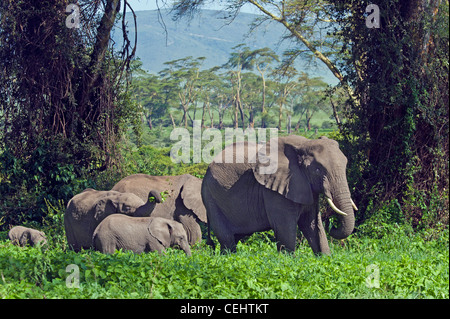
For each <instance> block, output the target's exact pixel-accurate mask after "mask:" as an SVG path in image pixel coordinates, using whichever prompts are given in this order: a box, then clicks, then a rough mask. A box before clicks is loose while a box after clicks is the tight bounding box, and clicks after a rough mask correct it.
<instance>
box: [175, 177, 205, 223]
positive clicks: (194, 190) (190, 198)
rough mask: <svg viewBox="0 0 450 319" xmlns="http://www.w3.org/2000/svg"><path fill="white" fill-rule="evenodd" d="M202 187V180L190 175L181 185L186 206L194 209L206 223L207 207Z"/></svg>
mask: <svg viewBox="0 0 450 319" xmlns="http://www.w3.org/2000/svg"><path fill="white" fill-rule="evenodd" d="M201 189H202V180H201V179H200V178H197V177H194V176H189V178H187V180H186V181H185V182H184V184H183V186H182V187H181V190H180V192H181V199H182V200H183V204H184V206H186V208H188V209H190V210H192V211H193V212H194V214H195V215H196V216H197V218H198V219H199V220H200V221H201V222H203V223H206V222H207V218H206V208H205V205H203V200H202V194H201Z"/></svg>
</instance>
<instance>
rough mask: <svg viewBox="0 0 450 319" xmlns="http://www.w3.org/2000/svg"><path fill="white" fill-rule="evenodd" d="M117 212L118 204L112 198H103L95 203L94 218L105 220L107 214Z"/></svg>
mask: <svg viewBox="0 0 450 319" xmlns="http://www.w3.org/2000/svg"><path fill="white" fill-rule="evenodd" d="M116 212H117V205H116V203H114V202H113V201H112V200H111V199H110V198H107V197H105V198H102V199H100V200H99V201H98V202H97V204H96V205H95V210H94V219H95V220H103V219H104V218H105V217H106V216H109V215H111V214H114V213H116Z"/></svg>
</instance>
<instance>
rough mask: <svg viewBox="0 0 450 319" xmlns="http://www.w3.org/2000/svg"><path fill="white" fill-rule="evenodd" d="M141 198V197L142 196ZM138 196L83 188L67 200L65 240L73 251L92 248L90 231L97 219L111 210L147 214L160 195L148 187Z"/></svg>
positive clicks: (116, 212) (99, 220)
mask: <svg viewBox="0 0 450 319" xmlns="http://www.w3.org/2000/svg"><path fill="white" fill-rule="evenodd" d="M144 199H145V200H144ZM144 199H141V198H140V197H138V196H136V195H135V194H131V193H121V192H116V191H97V190H95V189H92V188H88V189H85V190H84V191H83V192H81V193H80V194H77V195H75V196H74V197H72V199H71V200H70V201H69V203H68V204H67V208H66V211H65V214H64V228H65V230H66V237H67V243H68V245H69V247H70V248H71V249H73V250H75V251H79V250H80V249H81V248H83V249H88V248H92V235H93V233H94V230H95V228H96V227H97V226H98V224H100V222H101V221H102V220H103V219H105V218H106V217H107V216H109V215H111V214H125V215H130V216H135V215H137V216H144V215H149V214H150V213H151V211H152V210H153V209H154V208H155V205H156V204H157V203H159V202H160V201H161V200H162V198H161V195H160V194H159V193H158V192H156V191H154V190H150V191H149V192H147V196H146V197H144Z"/></svg>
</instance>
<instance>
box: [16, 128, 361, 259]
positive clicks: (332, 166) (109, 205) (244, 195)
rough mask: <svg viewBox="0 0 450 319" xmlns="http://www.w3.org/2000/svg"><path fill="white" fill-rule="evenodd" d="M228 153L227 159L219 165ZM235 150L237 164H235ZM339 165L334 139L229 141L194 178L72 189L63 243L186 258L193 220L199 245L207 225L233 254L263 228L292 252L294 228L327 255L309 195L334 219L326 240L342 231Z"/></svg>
mask: <svg viewBox="0 0 450 319" xmlns="http://www.w3.org/2000/svg"><path fill="white" fill-rule="evenodd" d="M271 143H275V144H274V145H275V146H276V148H275V149H276V151H275V154H271V158H274V159H275V160H274V163H275V164H276V167H275V169H274V170H272V171H270V172H267V170H266V171H264V167H267V164H268V163H267V155H266V154H268V153H270V152H269V149H270V150H272V148H270V145H271ZM263 148H265V152H261V150H263ZM255 150H256V152H254V151H255ZM252 151H253V153H252ZM272 152H273V150H272ZM230 153H232V154H233V159H235V160H234V161H233V162H232V163H229V162H227V159H229V158H230ZM225 154H226V156H225ZM240 154H244V156H243V160H242V161H238V160H237V158H238V157H239V156H240ZM238 155H239V156H238ZM272 164H273V163H272ZM346 165H347V158H346V157H345V156H344V154H343V153H342V152H341V151H340V150H339V145H338V143H337V142H336V141H334V140H331V139H328V138H326V137H321V138H319V139H317V140H309V139H307V138H304V137H301V136H296V135H291V136H286V137H279V138H277V139H276V140H274V139H272V140H270V141H269V142H267V143H266V144H264V145H261V144H252V143H251V142H240V143H235V144H232V145H230V146H228V147H227V148H225V150H224V151H222V152H221V153H220V154H219V155H218V156H217V157H216V158H215V159H214V161H213V162H212V163H211V164H210V165H209V167H208V169H207V171H206V174H205V176H204V178H203V180H202V179H199V178H196V177H194V176H192V175H188V174H186V175H180V176H150V175H146V174H135V175H131V176H128V177H125V178H123V179H122V180H120V181H119V182H118V183H117V184H115V185H114V187H113V188H112V189H111V190H107V191H97V190H94V189H86V190H84V191H83V192H81V193H80V194H77V195H75V196H74V197H73V198H72V199H71V200H70V201H69V203H68V204H67V208H66V211H65V216H64V226H65V232H66V237H67V242H68V245H69V247H70V248H71V249H73V250H75V251H79V250H81V249H89V248H93V249H96V250H98V251H101V252H103V253H114V251H115V250H117V249H124V250H131V251H133V252H136V253H142V252H148V251H158V252H161V251H163V250H165V249H166V248H167V247H176V248H179V249H181V250H183V251H184V252H185V253H186V254H187V255H190V254H191V250H190V246H192V245H194V244H195V243H198V242H200V241H201V240H202V231H201V227H200V225H201V224H203V225H207V237H208V243H209V244H212V240H211V236H210V233H211V230H212V231H213V232H214V234H215V236H216V237H217V239H218V241H219V243H220V244H221V248H222V249H229V250H231V251H235V249H236V243H237V241H239V240H240V239H241V238H243V237H245V236H247V235H251V234H253V233H255V232H259V231H265V230H269V229H273V231H274V234H275V239H276V241H277V247H278V249H286V250H289V251H294V250H295V243H296V237H297V228H298V229H299V230H300V231H301V232H302V234H303V236H304V237H305V238H306V240H307V241H308V243H309V245H310V246H311V248H312V250H313V252H314V253H316V254H319V253H323V254H329V253H330V249H329V246H328V241H327V237H326V234H325V229H324V227H323V224H322V221H321V214H320V211H319V196H320V195H321V194H322V195H324V196H325V199H326V201H327V202H328V204H329V205H330V206H331V208H332V209H333V210H334V211H335V212H336V213H337V216H338V221H339V225H338V226H337V227H332V228H331V229H330V236H332V237H334V238H337V239H343V238H346V237H347V236H349V235H350V234H351V233H352V231H353V228H354V223H355V222H354V221H355V218H354V210H356V209H357V208H356V205H355V204H354V202H353V201H352V199H351V195H350V190H349V187H348V184H347V178H346ZM9 237H10V239H11V240H13V241H14V242H15V243H17V244H19V245H24V243H26V242H27V241H28V243H31V244H33V243H36V242H39V241H41V242H44V243H45V241H46V238H45V234H43V233H42V232H39V231H37V230H32V229H29V228H25V227H22V226H16V227H14V228H12V229H11V231H10V233H9Z"/></svg>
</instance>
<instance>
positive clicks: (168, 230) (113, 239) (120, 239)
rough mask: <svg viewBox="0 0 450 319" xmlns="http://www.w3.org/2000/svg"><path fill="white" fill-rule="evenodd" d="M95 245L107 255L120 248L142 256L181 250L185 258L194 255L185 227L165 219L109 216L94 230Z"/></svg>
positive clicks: (120, 215)
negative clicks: (171, 248) (150, 253)
mask: <svg viewBox="0 0 450 319" xmlns="http://www.w3.org/2000/svg"><path fill="white" fill-rule="evenodd" d="M92 244H93V246H94V248H95V249H96V250H98V251H101V252H102V253H106V254H112V253H114V251H116V250H117V249H120V248H122V249H124V250H131V251H133V252H135V253H142V252H149V251H155V250H156V251H158V252H162V251H164V250H165V249H166V248H167V247H178V248H180V249H181V250H183V251H184V252H185V253H186V255H188V256H190V255H191V249H190V246H189V243H188V239H187V235H186V231H185V230H184V228H183V225H182V224H180V223H179V222H177V221H174V220H169V219H165V218H162V217H130V216H127V215H122V214H114V215H110V216H108V217H106V218H105V219H104V220H103V221H102V222H101V223H100V224H99V225H98V226H97V228H96V229H95V231H94V235H93V236H92Z"/></svg>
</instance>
